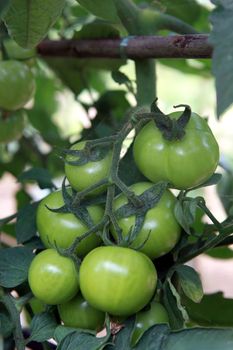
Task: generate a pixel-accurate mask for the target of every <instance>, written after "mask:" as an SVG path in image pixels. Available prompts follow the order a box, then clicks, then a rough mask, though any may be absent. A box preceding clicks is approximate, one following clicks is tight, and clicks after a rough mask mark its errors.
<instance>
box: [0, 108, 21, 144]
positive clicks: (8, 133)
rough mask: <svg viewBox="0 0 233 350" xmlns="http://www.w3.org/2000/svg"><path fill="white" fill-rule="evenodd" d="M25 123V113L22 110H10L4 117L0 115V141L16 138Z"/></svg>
mask: <svg viewBox="0 0 233 350" xmlns="http://www.w3.org/2000/svg"><path fill="white" fill-rule="evenodd" d="M26 124H27V115H26V113H25V112H24V111H23V110H20V111H15V112H12V113H11V114H10V115H9V116H7V118H6V119H1V117H0V143H8V142H11V141H14V140H18V139H19V138H20V137H21V136H22V133H23V130H24V128H25V126H26Z"/></svg>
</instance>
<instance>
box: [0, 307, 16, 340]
mask: <svg viewBox="0 0 233 350" xmlns="http://www.w3.org/2000/svg"><path fill="white" fill-rule="evenodd" d="M13 329H14V324H13V322H12V320H11V319H10V317H9V314H8V312H7V310H6V308H5V306H4V305H3V304H0V335H3V337H9V335H10V334H11V333H12V331H13Z"/></svg>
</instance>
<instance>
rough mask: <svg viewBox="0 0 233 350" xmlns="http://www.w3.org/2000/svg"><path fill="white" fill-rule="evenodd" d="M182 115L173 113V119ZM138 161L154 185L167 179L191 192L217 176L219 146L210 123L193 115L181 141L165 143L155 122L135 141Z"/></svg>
mask: <svg viewBox="0 0 233 350" xmlns="http://www.w3.org/2000/svg"><path fill="white" fill-rule="evenodd" d="M179 116H180V114H179V113H178V112H175V113H171V114H169V117H171V118H172V119H177V118H178V117H179ZM134 159H135V162H136V164H137V166H138V168H139V170H140V171H141V172H142V173H143V175H144V176H146V177H147V178H148V179H149V180H151V181H152V182H157V181H160V180H165V181H169V182H170V183H171V185H172V186H173V187H174V188H178V189H188V188H192V187H195V186H198V185H200V184H202V183H203V182H205V181H206V180H207V179H208V178H209V177H210V176H211V175H212V174H213V173H214V171H215V169H216V167H217V165H218V161H219V147H218V144H217V141H216V139H215V137H214V135H213V133H212V131H211V130H210V128H209V126H208V124H207V122H206V120H205V119H204V118H201V117H200V116H199V115H197V114H196V113H192V116H191V118H190V120H189V122H188V124H187V126H186V128H185V135H184V137H183V138H182V139H181V140H173V141H169V140H165V139H164V137H163V135H162V133H161V131H160V130H159V129H158V128H157V127H156V125H155V123H154V122H153V121H151V122H149V123H147V124H146V125H145V126H144V127H143V128H142V129H141V130H140V132H139V133H138V135H137V137H136V139H135V141H134ZM152 159H153V161H152Z"/></svg>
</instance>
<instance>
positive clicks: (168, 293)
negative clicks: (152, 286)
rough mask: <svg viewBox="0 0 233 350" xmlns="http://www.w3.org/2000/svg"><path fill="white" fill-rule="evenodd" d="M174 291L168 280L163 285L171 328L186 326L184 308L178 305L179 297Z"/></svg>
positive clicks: (164, 302) (164, 301)
mask: <svg viewBox="0 0 233 350" xmlns="http://www.w3.org/2000/svg"><path fill="white" fill-rule="evenodd" d="M173 293H174V291H172V290H171V286H170V284H169V282H168V280H167V281H166V282H165V284H164V286H163V304H164V306H165V308H166V310H167V312H168V315H169V323H170V325H171V328H172V329H181V328H183V326H184V317H183V314H182V312H183V310H182V311H181V310H180V309H179V307H178V306H177V299H176V297H175V296H174V294H173Z"/></svg>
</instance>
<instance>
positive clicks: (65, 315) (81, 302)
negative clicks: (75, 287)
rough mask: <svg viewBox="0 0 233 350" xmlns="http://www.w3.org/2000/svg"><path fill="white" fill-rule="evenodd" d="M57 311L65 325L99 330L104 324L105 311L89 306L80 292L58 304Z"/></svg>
mask: <svg viewBox="0 0 233 350" xmlns="http://www.w3.org/2000/svg"><path fill="white" fill-rule="evenodd" d="M58 312H59V315H60V317H61V320H62V321H63V322H64V325H65V326H66V327H75V328H81V329H92V330H95V331H100V330H101V329H102V328H103V325H104V320H105V313H104V312H102V311H100V310H97V309H95V308H94V307H92V306H90V305H89V304H88V302H87V301H86V300H85V299H84V298H83V297H82V295H81V294H80V293H79V294H77V295H76V296H75V297H74V298H73V299H71V300H70V301H67V303H64V304H60V305H58Z"/></svg>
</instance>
